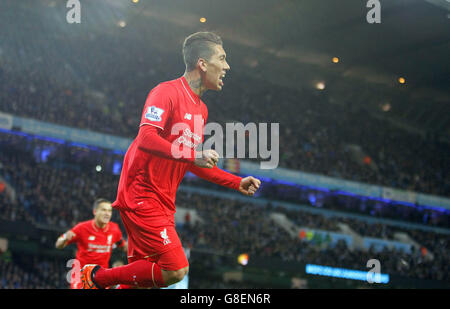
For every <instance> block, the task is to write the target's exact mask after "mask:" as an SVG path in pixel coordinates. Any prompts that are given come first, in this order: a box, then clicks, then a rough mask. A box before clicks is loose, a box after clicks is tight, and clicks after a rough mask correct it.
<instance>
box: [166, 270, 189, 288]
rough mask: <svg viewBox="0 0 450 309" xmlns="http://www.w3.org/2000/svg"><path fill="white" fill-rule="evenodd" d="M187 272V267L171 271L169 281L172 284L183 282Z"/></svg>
mask: <svg viewBox="0 0 450 309" xmlns="http://www.w3.org/2000/svg"><path fill="white" fill-rule="evenodd" d="M188 271H189V267H185V268H181V269H178V270H174V271H171V272H170V273H169V280H170V281H171V282H172V284H173V283H176V282H179V281H181V280H183V278H184V276H186V274H187V273H188Z"/></svg>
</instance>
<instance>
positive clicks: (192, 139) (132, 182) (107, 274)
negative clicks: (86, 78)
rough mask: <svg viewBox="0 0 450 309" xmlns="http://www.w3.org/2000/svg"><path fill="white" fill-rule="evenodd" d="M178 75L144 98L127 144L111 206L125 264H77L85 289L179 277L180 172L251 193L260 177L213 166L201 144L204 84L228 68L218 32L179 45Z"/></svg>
mask: <svg viewBox="0 0 450 309" xmlns="http://www.w3.org/2000/svg"><path fill="white" fill-rule="evenodd" d="M183 56H184V60H185V64H186V72H185V74H184V75H183V76H182V77H180V78H177V79H174V80H172V81H168V82H163V83H161V84H159V85H158V86H156V87H155V88H154V89H152V91H151V92H150V94H149V95H148V98H147V101H146V103H145V106H144V109H143V112H142V116H141V122H140V128H139V133H138V135H137V137H136V138H135V139H134V141H133V142H132V144H131V145H130V147H129V148H128V150H127V153H126V155H125V158H124V162H123V167H122V172H121V175H120V181H119V187H118V192H117V199H116V201H115V202H114V203H113V207H114V208H116V209H118V210H119V211H120V215H121V218H122V221H123V223H124V226H125V228H126V231H127V235H128V259H129V264H128V265H124V266H120V267H116V268H111V269H107V268H104V267H100V266H98V265H89V266H87V267H84V268H83V270H82V280H83V281H84V287H86V288H104V287H107V286H111V285H115V284H123V285H130V286H139V287H166V286H168V285H171V284H174V283H176V282H178V281H180V280H182V279H183V277H184V276H185V275H186V274H187V272H188V266H189V264H188V261H187V259H186V256H185V254H184V251H183V248H182V245H181V242H180V239H179V237H178V234H177V232H176V230H175V219H174V213H175V211H176V209H175V196H176V191H177V189H178V187H179V185H180V183H181V181H182V179H183V177H184V175H185V174H186V172H187V171H191V172H192V173H194V174H195V175H197V176H199V177H201V178H203V179H206V180H208V181H211V182H214V183H216V184H218V185H222V186H226V187H228V188H231V189H234V190H238V191H240V192H241V193H243V194H245V195H249V196H252V195H253V194H254V193H255V192H256V190H257V189H258V188H259V185H260V181H259V180H258V179H256V178H254V177H251V176H249V177H245V178H241V177H238V176H235V175H233V174H230V173H228V172H226V171H223V170H221V169H219V168H218V167H217V166H216V164H217V162H218V159H219V156H218V154H217V153H216V152H215V151H214V150H203V151H197V150H196V148H197V146H198V145H199V144H201V143H202V142H203V128H204V124H205V123H206V121H207V118H208V110H207V107H206V105H205V104H204V103H203V101H202V100H201V95H202V94H203V93H204V92H205V91H206V90H209V89H211V90H216V91H220V90H221V89H222V87H223V77H224V76H225V74H226V72H227V71H228V70H229V69H230V67H229V65H228V63H227V61H226V54H225V51H224V49H223V47H222V41H221V39H220V37H218V36H217V35H215V34H213V33H210V32H199V33H195V34H192V35H191V36H189V37H187V38H186V40H185V42H184V44H183Z"/></svg>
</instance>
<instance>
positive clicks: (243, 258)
mask: <svg viewBox="0 0 450 309" xmlns="http://www.w3.org/2000/svg"><path fill="white" fill-rule="evenodd" d="M238 263H239V264H241V265H243V266H245V265H247V264H248V254H247V253H242V254H240V255H239V256H238Z"/></svg>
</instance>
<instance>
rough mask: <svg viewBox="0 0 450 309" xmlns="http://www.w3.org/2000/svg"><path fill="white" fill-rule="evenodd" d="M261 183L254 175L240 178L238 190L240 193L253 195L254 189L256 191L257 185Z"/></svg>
mask: <svg viewBox="0 0 450 309" xmlns="http://www.w3.org/2000/svg"><path fill="white" fill-rule="evenodd" d="M260 185H261V180H259V179H256V178H255V177H252V176H248V177H245V178H243V179H242V180H241V184H240V185H239V191H240V192H241V193H242V194H245V195H248V196H253V195H254V194H255V193H256V191H258V189H259V186H260Z"/></svg>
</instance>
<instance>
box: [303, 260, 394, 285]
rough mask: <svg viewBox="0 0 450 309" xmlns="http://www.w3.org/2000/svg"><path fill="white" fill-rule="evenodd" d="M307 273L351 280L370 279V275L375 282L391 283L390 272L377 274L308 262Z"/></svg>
mask: <svg viewBox="0 0 450 309" xmlns="http://www.w3.org/2000/svg"><path fill="white" fill-rule="evenodd" d="M305 271H306V273H307V274H310V275H318V276H325V277H334V278H343V279H351V280H360V281H368V280H367V278H368V276H369V277H370V278H371V279H372V281H373V282H374V283H384V284H387V283H389V275H388V274H377V273H371V272H368V271H363V270H354V269H345V268H337V267H329V266H322V265H314V264H306V269H305Z"/></svg>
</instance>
